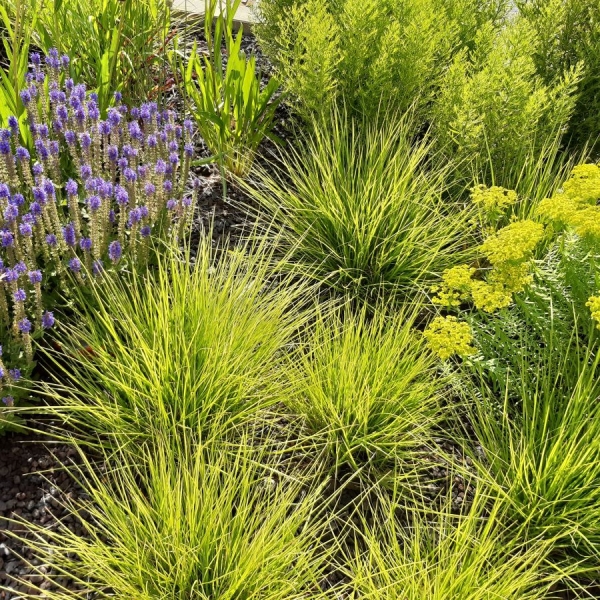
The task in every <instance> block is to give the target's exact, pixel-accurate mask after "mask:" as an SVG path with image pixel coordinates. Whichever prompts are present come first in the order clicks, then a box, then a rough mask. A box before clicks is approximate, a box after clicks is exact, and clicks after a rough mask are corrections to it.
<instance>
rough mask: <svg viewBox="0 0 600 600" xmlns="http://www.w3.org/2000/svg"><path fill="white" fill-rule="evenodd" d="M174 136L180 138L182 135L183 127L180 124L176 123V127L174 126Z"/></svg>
mask: <svg viewBox="0 0 600 600" xmlns="http://www.w3.org/2000/svg"><path fill="white" fill-rule="evenodd" d="M175 137H176V138H177V139H181V138H182V137H183V127H182V126H181V125H177V127H175Z"/></svg>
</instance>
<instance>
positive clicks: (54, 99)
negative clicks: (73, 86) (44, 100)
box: [48, 89, 60, 104]
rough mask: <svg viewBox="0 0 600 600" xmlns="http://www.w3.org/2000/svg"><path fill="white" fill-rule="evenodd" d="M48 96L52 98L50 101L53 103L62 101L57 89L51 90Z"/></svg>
mask: <svg viewBox="0 0 600 600" xmlns="http://www.w3.org/2000/svg"><path fill="white" fill-rule="evenodd" d="M48 97H49V98H50V102H51V103H52V104H57V103H58V102H60V92H59V91H58V90H57V89H53V90H50V93H49V94H48Z"/></svg>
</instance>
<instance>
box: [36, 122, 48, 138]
mask: <svg viewBox="0 0 600 600" xmlns="http://www.w3.org/2000/svg"><path fill="white" fill-rule="evenodd" d="M37 132H38V135H39V136H40V137H42V138H44V139H46V138H47V137H48V134H49V133H50V132H49V131H48V125H46V124H45V123H41V124H40V125H38V127H37Z"/></svg>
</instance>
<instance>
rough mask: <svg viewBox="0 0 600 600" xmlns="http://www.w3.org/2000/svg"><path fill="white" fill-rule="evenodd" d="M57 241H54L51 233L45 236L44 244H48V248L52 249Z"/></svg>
mask: <svg viewBox="0 0 600 600" xmlns="http://www.w3.org/2000/svg"><path fill="white" fill-rule="evenodd" d="M57 242H58V240H57V239H56V236H55V235H54V234H53V233H49V234H48V235H47V236H46V244H48V246H51V247H54V246H56V244H57Z"/></svg>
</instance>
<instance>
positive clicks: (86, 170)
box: [79, 165, 92, 181]
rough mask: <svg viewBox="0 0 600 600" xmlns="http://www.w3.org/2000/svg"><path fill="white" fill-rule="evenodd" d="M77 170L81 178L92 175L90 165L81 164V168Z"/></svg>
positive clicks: (84, 178)
mask: <svg viewBox="0 0 600 600" xmlns="http://www.w3.org/2000/svg"><path fill="white" fill-rule="evenodd" d="M79 172H80V175H81V179H83V180H84V181H85V180H86V179H87V178H88V177H91V176H92V167H90V165H81V169H80V171H79Z"/></svg>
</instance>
